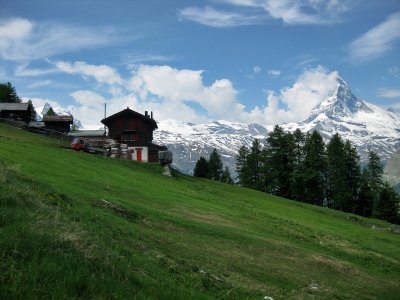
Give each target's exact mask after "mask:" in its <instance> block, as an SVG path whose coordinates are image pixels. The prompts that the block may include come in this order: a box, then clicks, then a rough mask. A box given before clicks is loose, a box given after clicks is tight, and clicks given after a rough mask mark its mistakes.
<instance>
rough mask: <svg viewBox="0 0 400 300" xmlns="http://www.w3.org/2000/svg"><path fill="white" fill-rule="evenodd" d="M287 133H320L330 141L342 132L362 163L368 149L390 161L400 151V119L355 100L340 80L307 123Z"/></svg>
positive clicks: (391, 112)
mask: <svg viewBox="0 0 400 300" xmlns="http://www.w3.org/2000/svg"><path fill="white" fill-rule="evenodd" d="M282 127H284V128H285V129H286V130H289V131H293V130H295V129H296V128H299V129H300V130H301V131H303V132H308V131H310V130H314V129H316V130H318V131H319V132H320V133H321V134H322V136H323V137H324V138H326V140H328V139H329V138H330V137H331V136H332V135H333V134H335V133H336V132H338V133H339V134H340V135H341V137H342V138H343V139H347V140H350V141H351V142H352V143H353V145H354V146H356V147H357V150H358V153H359V154H360V156H361V159H362V160H365V159H366V157H367V153H368V149H373V150H375V151H377V152H378V154H379V155H380V157H381V159H382V160H383V161H386V160H387V159H389V158H390V157H391V155H392V154H393V153H394V152H395V151H396V150H398V149H400V116H399V115H397V114H396V113H395V112H394V111H393V110H385V109H382V108H380V107H378V106H376V105H373V104H371V103H368V102H366V101H364V100H361V99H358V98H357V97H355V96H354V95H353V94H352V92H351V90H350V88H349V86H348V84H347V83H346V82H345V81H344V80H343V79H341V78H338V85H337V89H336V90H335V91H333V92H332V93H331V95H330V96H328V97H327V98H326V99H325V100H324V101H322V102H321V103H320V104H319V105H318V106H317V107H315V108H314V109H313V110H312V112H311V114H310V116H309V117H308V118H307V120H305V121H303V122H299V123H291V124H284V125H282Z"/></svg>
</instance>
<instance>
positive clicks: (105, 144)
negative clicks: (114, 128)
mask: <svg viewBox="0 0 400 300" xmlns="http://www.w3.org/2000/svg"><path fill="white" fill-rule="evenodd" d="M115 145H116V143H115V141H114V140H111V139H108V140H91V139H85V138H80V137H77V138H75V139H74V140H73V141H72V143H71V149H74V150H76V151H80V150H83V151H86V152H90V153H98V154H103V155H107V154H108V153H109V152H110V148H111V147H113V146H115Z"/></svg>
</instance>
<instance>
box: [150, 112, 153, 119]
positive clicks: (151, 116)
mask: <svg viewBox="0 0 400 300" xmlns="http://www.w3.org/2000/svg"><path fill="white" fill-rule="evenodd" d="M150 114H151V117H150V118H152V119H153V111H151V112H150Z"/></svg>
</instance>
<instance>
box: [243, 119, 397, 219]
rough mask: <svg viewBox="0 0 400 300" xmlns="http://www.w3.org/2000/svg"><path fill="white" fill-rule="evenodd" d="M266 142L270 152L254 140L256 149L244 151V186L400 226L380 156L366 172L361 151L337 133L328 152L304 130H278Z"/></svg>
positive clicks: (373, 158) (314, 135) (315, 134)
mask: <svg viewBox="0 0 400 300" xmlns="http://www.w3.org/2000/svg"><path fill="white" fill-rule="evenodd" d="M266 142H267V143H266V146H265V147H264V148H263V147H262V146H261V144H260V143H259V141H258V140H254V141H253V144H252V147H251V149H248V148H246V147H245V146H242V147H241V148H240V149H239V153H238V155H237V157H236V167H237V173H238V179H239V185H241V186H244V187H249V188H252V189H256V190H262V191H265V192H267V193H270V194H275V195H279V196H283V197H285V198H289V199H293V200H297V201H301V202H306V203H310V204H314V205H319V206H328V207H331V208H334V209H337V210H341V211H345V212H351V213H357V214H359V215H362V216H366V217H369V216H375V217H379V218H383V219H385V220H392V221H391V222H395V221H393V220H396V217H395V216H389V215H390V212H392V213H396V212H395V211H394V209H395V206H396V205H395V204H394V203H395V202H396V201H394V200H391V199H392V197H390V196H389V195H391V194H390V193H389V192H388V190H387V189H386V190H385V193H384V194H383V196H382V192H383V190H382V186H383V181H382V174H383V169H382V164H381V163H380V159H379V156H378V155H377V154H376V153H375V152H373V151H370V153H369V163H368V166H367V167H366V168H365V169H364V171H363V172H361V167H360V157H359V155H358V153H357V150H356V148H355V147H354V146H353V145H352V144H351V143H350V141H343V140H342V138H341V136H340V135H339V134H337V133H336V134H335V135H333V136H332V138H331V140H330V141H329V143H328V145H327V146H326V147H325V143H324V140H323V138H322V136H321V134H320V133H319V132H318V131H314V132H312V133H307V135H306V136H305V135H304V134H303V133H302V132H301V131H300V130H296V131H294V132H293V134H292V133H290V132H285V131H284V130H283V129H282V127H280V126H275V127H274V130H273V131H271V132H270V133H269V134H268V137H267V141H266ZM393 192H395V190H394V189H393ZM381 196H382V197H383V198H382V197H381ZM382 199H389V200H388V201H383V200H382ZM382 201H383V202H382Z"/></svg>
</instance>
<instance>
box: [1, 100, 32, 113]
mask: <svg viewBox="0 0 400 300" xmlns="http://www.w3.org/2000/svg"><path fill="white" fill-rule="evenodd" d="M28 108H29V103H28V102H25V103H0V111H1V110H20V111H24V110H28Z"/></svg>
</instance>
